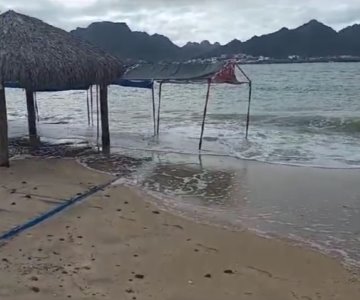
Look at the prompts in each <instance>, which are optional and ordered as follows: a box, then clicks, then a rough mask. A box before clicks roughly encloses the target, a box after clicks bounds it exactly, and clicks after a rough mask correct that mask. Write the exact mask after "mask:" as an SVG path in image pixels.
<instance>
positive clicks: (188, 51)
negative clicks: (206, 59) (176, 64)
mask: <svg viewBox="0 0 360 300" xmlns="http://www.w3.org/2000/svg"><path fill="white" fill-rule="evenodd" d="M220 47H221V45H220V43H214V44H211V43H210V42H209V41H202V42H201V43H194V42H188V43H187V44H186V45H185V46H183V47H182V48H181V56H182V58H184V59H190V58H194V57H198V56H202V55H203V54H204V53H207V52H210V51H213V50H216V49H218V48H220Z"/></svg>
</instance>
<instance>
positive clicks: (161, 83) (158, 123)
mask: <svg viewBox="0 0 360 300" xmlns="http://www.w3.org/2000/svg"><path fill="white" fill-rule="evenodd" d="M162 85H163V81H161V82H160V85H159V106H158V115H157V135H158V136H159V132H160V111H161V92H162Z"/></svg>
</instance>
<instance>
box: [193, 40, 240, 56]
mask: <svg viewBox="0 0 360 300" xmlns="http://www.w3.org/2000/svg"><path fill="white" fill-rule="evenodd" d="M242 52H243V43H242V42H241V41H239V40H237V39H234V40H232V41H231V42H230V43H228V44H226V45H224V46H221V47H217V48H215V49H212V50H211V51H208V52H206V53H203V54H202V55H200V56H199V57H219V56H221V55H233V54H237V53H242Z"/></svg>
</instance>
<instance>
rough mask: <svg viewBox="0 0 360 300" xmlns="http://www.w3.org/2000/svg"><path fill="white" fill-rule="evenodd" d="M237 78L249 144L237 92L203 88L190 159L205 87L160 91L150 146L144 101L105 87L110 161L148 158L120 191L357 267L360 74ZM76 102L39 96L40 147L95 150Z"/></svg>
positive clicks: (13, 116)
mask: <svg viewBox="0 0 360 300" xmlns="http://www.w3.org/2000/svg"><path fill="white" fill-rule="evenodd" d="M243 69H244V70H245V71H246V73H247V74H248V75H249V77H250V78H251V79H252V81H253V99H252V106H251V125H250V132H249V139H248V140H245V139H244V136H245V122H246V111H247V101H248V89H247V87H246V86H240V87H239V86H230V85H217V86H213V87H212V91H211V95H210V100H209V107H208V117H207V122H206V128H205V136H204V143H203V151H202V153H201V154H202V155H200V156H199V151H198V139H199V136H200V127H201V121H202V114H203V109H204V102H205V95H206V85H195V84H193V85H171V84H167V85H164V87H163V98H162V106H161V122H160V136H159V138H154V136H153V134H154V126H153V119H152V101H151V91H150V90H143V89H134V88H123V87H111V88H110V90H109V110H110V131H111V142H112V151H113V152H115V153H116V152H117V153H120V154H126V155H129V156H132V157H139V158H146V160H145V162H146V163H143V164H142V165H141V166H138V167H137V168H136V170H135V172H133V173H131V175H129V176H127V177H126V178H124V180H123V181H121V182H123V183H126V184H131V185H135V186H136V187H139V188H140V189H141V190H142V191H145V192H146V193H151V194H152V195H153V196H155V198H154V199H157V200H156V201H157V204H158V205H160V206H162V207H163V208H165V209H168V210H170V211H173V212H175V213H180V214H182V215H184V216H188V217H190V218H195V219H199V220H201V221H205V222H210V223H217V224H220V225H225V226H234V227H239V228H244V227H246V228H250V229H252V230H255V231H256V232H258V233H261V234H263V235H266V236H273V235H275V236H280V237H283V238H289V239H291V240H292V241H296V242H299V243H300V244H306V245H310V246H311V247H313V248H316V249H319V250H321V251H323V252H325V253H328V254H331V255H334V256H337V257H342V258H343V259H344V261H346V262H347V263H349V264H351V265H357V266H360V252H359V249H360V185H359V183H360V151H359V149H360V63H321V64H287V65H286V64H284V65H244V66H243ZM156 91H157V90H156ZM6 96H7V105H8V112H9V130H10V136H11V137H19V136H26V134H27V119H26V101H25V96H24V92H23V91H21V90H10V89H9V90H7V91H6ZM86 97H87V95H86V92H83V91H69V92H61V93H38V94H37V100H38V107H39V119H40V121H39V124H38V131H39V133H40V136H41V137H42V139H43V140H45V141H50V142H72V143H83V142H84V141H85V142H90V143H92V144H93V145H96V144H97V130H96V128H97V126H96V124H97V117H96V113H95V112H96V108H95V107H94V114H93V120H94V126H88V117H87V106H86ZM112 163H114V164H116V159H112ZM295 166H297V167H295ZM121 167H122V168H123V166H121ZM115 169H116V168H115Z"/></svg>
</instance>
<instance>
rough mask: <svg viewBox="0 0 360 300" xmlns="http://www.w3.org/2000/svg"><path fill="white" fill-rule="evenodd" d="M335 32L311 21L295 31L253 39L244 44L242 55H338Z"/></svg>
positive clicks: (337, 42)
mask: <svg viewBox="0 0 360 300" xmlns="http://www.w3.org/2000/svg"><path fill="white" fill-rule="evenodd" d="M339 47H340V45H339V41H338V39H337V32H336V31H335V30H333V29H332V28H330V27H328V26H326V25H324V24H322V23H320V22H318V21H316V20H312V21H310V22H309V23H306V24H304V25H302V26H300V27H298V28H295V29H292V30H291V29H287V28H282V29H280V30H279V31H276V32H274V33H270V34H266V35H263V36H260V37H257V36H255V37H253V38H251V39H250V40H248V41H247V42H245V43H244V46H243V51H244V53H247V54H251V55H254V56H260V55H262V56H268V57H275V58H279V57H288V56H289V55H299V56H303V57H314V56H327V55H336V54H340V53H341V51H340V48H339Z"/></svg>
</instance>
